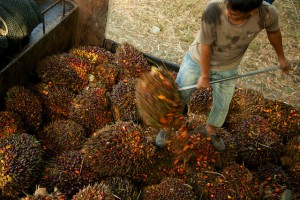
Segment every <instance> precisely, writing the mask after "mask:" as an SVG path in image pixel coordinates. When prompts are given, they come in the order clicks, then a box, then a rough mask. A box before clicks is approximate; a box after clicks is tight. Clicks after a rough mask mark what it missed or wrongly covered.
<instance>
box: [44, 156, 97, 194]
mask: <svg viewBox="0 0 300 200" xmlns="http://www.w3.org/2000/svg"><path fill="white" fill-rule="evenodd" d="M97 180H98V177H97V176H96V175H95V174H94V173H93V172H92V171H91V170H90V166H89V165H88V163H87V162H86V161H85V160H84V159H83V157H82V154H81V152H80V151H79V150H76V151H67V152H64V153H62V154H60V155H58V156H56V157H54V158H53V160H51V161H50V162H49V164H48V165H47V166H46V167H45V169H44V177H43V178H42V179H41V181H40V185H41V187H45V188H47V189H48V190H49V191H52V190H53V189H54V188H55V187H57V188H58V189H59V190H60V191H61V192H62V193H63V194H65V195H66V196H67V197H68V199H71V198H72V196H73V195H75V194H76V193H77V192H78V191H79V190H80V189H82V188H83V187H84V186H87V185H89V184H94V183H96V181H97Z"/></svg>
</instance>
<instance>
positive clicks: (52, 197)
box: [20, 187, 67, 200]
mask: <svg viewBox="0 0 300 200" xmlns="http://www.w3.org/2000/svg"><path fill="white" fill-rule="evenodd" d="M20 200H67V196H66V195H64V194H62V193H61V192H60V191H59V190H58V189H57V188H54V191H53V192H52V193H48V192H47V189H46V188H42V187H38V188H37V189H36V190H35V192H34V194H33V195H27V196H26V197H23V198H21V199H20Z"/></svg>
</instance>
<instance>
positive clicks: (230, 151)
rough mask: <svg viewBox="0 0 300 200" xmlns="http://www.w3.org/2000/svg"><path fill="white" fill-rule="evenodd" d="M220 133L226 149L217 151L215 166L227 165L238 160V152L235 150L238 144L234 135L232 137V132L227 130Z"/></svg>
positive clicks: (222, 166)
mask: <svg viewBox="0 0 300 200" xmlns="http://www.w3.org/2000/svg"><path fill="white" fill-rule="evenodd" d="M221 130H224V129H221ZM221 133H222V134H221V135H222V136H221V137H222V139H223V141H224V144H225V146H226V151H224V152H219V153H218V155H217V162H216V167H217V168H224V167H228V166H230V165H232V164H234V163H236V162H237V161H238V160H239V159H238V158H239V157H238V152H237V149H238V146H237V143H236V141H235V137H232V134H231V133H230V132H228V131H223V132H221Z"/></svg>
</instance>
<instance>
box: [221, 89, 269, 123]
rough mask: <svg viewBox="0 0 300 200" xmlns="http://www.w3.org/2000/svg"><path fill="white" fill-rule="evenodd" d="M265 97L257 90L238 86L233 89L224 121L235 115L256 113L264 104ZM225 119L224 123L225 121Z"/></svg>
mask: <svg viewBox="0 0 300 200" xmlns="http://www.w3.org/2000/svg"><path fill="white" fill-rule="evenodd" d="M264 101H265V97H264V96H263V94H262V93H261V92H259V91H257V90H254V89H251V88H246V89H245V88H238V89H236V90H235V92H234V94H233V97H232V101H231V103H230V107H229V113H228V116H227V119H226V121H231V118H233V119H235V118H236V115H241V114H243V115H244V116H247V115H253V114H257V113H258V111H259V108H262V107H263V106H264ZM226 121H225V123H226Z"/></svg>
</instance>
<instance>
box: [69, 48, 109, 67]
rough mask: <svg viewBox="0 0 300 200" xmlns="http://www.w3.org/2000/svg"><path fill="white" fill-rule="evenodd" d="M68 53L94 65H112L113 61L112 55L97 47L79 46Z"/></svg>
mask: <svg viewBox="0 0 300 200" xmlns="http://www.w3.org/2000/svg"><path fill="white" fill-rule="evenodd" d="M69 52H70V53H71V54H73V55H75V56H78V57H80V58H81V59H86V60H88V61H89V62H90V63H91V64H95V65H98V64H103V63H112V62H113V60H114V55H113V54H112V53H111V52H110V51H108V50H106V49H105V48H101V47H99V46H79V47H75V48H72V49H71V50H70V51H69Z"/></svg>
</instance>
